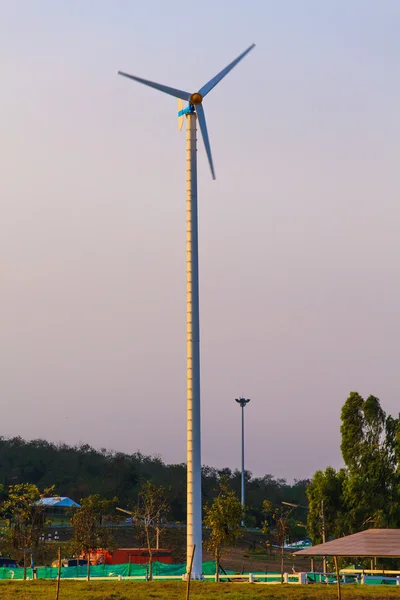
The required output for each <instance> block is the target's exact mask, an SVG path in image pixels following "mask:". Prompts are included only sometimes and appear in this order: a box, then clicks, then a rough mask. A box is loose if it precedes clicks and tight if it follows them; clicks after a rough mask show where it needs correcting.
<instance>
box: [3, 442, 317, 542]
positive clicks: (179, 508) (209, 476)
mask: <svg viewBox="0 0 400 600" xmlns="http://www.w3.org/2000/svg"><path fill="white" fill-rule="evenodd" d="M245 475H246V505H247V512H246V525H247V526H248V527H259V528H261V527H262V526H263V523H264V520H265V512H264V511H263V508H262V507H263V502H264V500H265V499H269V500H270V501H271V502H272V504H273V505H274V506H275V505H280V504H281V502H282V501H287V502H292V503H295V504H305V503H306V502H307V496H306V488H307V485H308V483H309V481H308V480H299V481H294V483H288V482H287V481H286V480H285V479H279V478H275V477H273V476H272V475H269V474H267V475H264V476H263V477H254V476H253V475H252V473H251V472H249V471H246V474H245ZM221 478H223V479H224V480H226V481H227V485H228V487H229V489H230V490H232V491H234V492H235V493H236V494H237V496H238V497H240V481H241V472H240V471H239V470H231V469H228V468H224V469H215V468H212V467H208V466H204V467H203V469H202V495H203V498H202V500H203V505H206V504H209V503H211V502H212V501H213V499H214V498H215V497H216V495H217V493H218V489H219V482H220V481H221ZM146 481H150V482H151V483H153V484H154V485H156V486H162V487H164V488H165V489H166V493H167V499H168V502H169V505H170V511H169V519H170V521H172V522H180V523H185V522H186V464H184V463H182V464H165V463H164V462H163V461H162V460H161V458H159V457H152V456H146V455H143V454H141V453H140V452H136V453H134V454H125V453H121V452H110V451H107V450H105V449H101V450H95V449H94V448H91V447H90V446H88V445H80V446H68V445H66V444H53V443H50V442H47V441H45V440H40V439H39V440H32V441H24V440H23V439H21V438H20V437H14V438H11V439H6V438H4V437H0V485H3V487H4V488H8V486H10V485H13V484H16V483H17V484H18V483H31V484H34V485H36V486H37V487H38V488H39V489H41V490H43V489H45V488H50V487H52V486H54V490H55V494H56V495H60V496H68V497H70V498H72V499H74V500H77V501H79V499H80V498H84V497H87V496H90V495H93V494H98V495H99V496H100V497H102V498H104V499H108V500H111V499H113V498H114V497H117V498H118V499H119V503H120V506H121V507H129V506H132V505H134V504H135V502H137V499H138V495H139V491H140V488H141V486H142V484H143V483H144V482H146ZM0 493H1V492H0ZM0 499H1V498H0ZM305 518H306V515H305V513H304V511H303V512H301V511H299V514H298V520H300V521H301V520H302V521H303V522H305ZM302 534H303V535H304V530H303V532H302Z"/></svg>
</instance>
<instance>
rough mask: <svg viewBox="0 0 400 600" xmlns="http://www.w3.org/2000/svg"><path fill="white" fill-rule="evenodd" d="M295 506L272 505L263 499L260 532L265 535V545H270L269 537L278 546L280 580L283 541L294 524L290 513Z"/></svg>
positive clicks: (283, 549)
mask: <svg viewBox="0 0 400 600" xmlns="http://www.w3.org/2000/svg"><path fill="white" fill-rule="evenodd" d="M295 508H296V506H285V505H282V504H281V505H279V506H275V507H274V506H273V504H272V502H271V501H270V500H264V502H263V512H264V513H265V516H266V520H265V521H264V524H263V527H262V530H261V531H262V533H263V534H264V535H265V536H267V540H266V546H267V548H268V546H269V545H270V543H271V542H270V538H271V536H272V540H273V542H274V543H275V545H276V546H278V547H279V548H280V566H281V570H280V572H281V581H282V582H283V573H284V556H285V541H286V540H287V538H288V537H289V533H290V530H291V528H292V527H293V526H294V525H295V521H293V520H292V519H290V515H291V514H292V513H293V511H294V510H295Z"/></svg>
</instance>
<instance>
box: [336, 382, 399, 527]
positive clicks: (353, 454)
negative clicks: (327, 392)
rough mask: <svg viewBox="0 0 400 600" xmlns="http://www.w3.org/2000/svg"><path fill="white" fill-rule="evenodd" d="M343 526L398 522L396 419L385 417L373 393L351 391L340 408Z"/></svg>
mask: <svg viewBox="0 0 400 600" xmlns="http://www.w3.org/2000/svg"><path fill="white" fill-rule="evenodd" d="M341 419H342V425H341V428H340V430H341V434H342V444H341V450H342V455H343V460H344V462H345V465H346V467H347V478H345V480H344V481H343V503H344V505H345V507H346V510H345V516H346V518H345V522H344V527H345V530H346V533H354V532H356V531H360V530H361V529H365V528H366V527H370V526H371V525H375V526H379V527H390V526H397V525H398V524H399V517H398V513H399V511H398V508H399V501H398V500H399V499H398V489H397V488H398V485H397V479H398V478H397V474H396V435H397V431H398V425H399V422H398V420H397V419H393V418H392V417H391V416H386V414H385V412H384V411H383V410H382V408H381V405H380V401H379V399H378V398H376V397H375V396H369V397H368V398H367V400H364V399H363V398H362V397H361V396H360V395H359V394H358V393H357V392H351V394H350V396H349V397H348V398H347V400H346V402H345V404H344V406H343V408H342V414H341Z"/></svg>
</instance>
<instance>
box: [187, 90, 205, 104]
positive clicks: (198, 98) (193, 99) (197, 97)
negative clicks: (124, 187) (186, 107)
mask: <svg viewBox="0 0 400 600" xmlns="http://www.w3.org/2000/svg"><path fill="white" fill-rule="evenodd" d="M202 102H203V96H202V95H201V94H200V92H195V93H194V94H192V95H191V96H190V98H189V104H193V105H194V106H197V105H198V104H201V103H202Z"/></svg>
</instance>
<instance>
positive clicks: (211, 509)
mask: <svg viewBox="0 0 400 600" xmlns="http://www.w3.org/2000/svg"><path fill="white" fill-rule="evenodd" d="M204 514H205V516H204V525H205V526H206V527H207V528H208V529H210V537H209V539H208V541H207V548H208V550H212V551H213V553H214V558H215V567H216V576H217V579H218V573H219V563H220V558H221V554H222V553H224V552H226V548H227V546H234V545H235V544H236V542H237V540H238V538H239V537H240V536H241V535H242V527H241V521H242V518H243V516H244V510H243V507H242V505H241V503H240V500H239V498H238V497H237V496H236V494H235V492H234V491H232V490H230V489H229V487H228V484H227V482H226V480H222V481H221V483H220V487H219V493H218V496H217V497H216V498H215V499H214V502H213V503H212V504H211V505H207V506H206V507H205V509H204Z"/></svg>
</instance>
